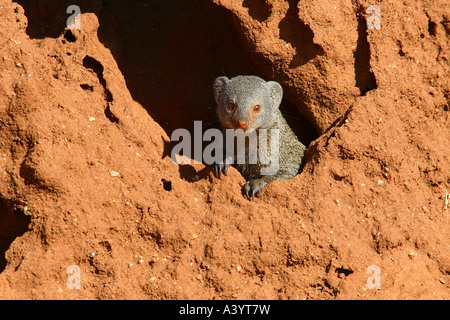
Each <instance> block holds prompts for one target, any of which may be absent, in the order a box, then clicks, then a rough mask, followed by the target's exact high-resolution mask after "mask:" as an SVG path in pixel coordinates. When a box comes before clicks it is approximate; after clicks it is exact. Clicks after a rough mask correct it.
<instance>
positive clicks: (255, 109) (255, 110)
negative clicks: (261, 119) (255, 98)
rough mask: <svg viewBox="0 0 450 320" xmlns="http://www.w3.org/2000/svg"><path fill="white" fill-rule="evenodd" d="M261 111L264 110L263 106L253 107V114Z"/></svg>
mask: <svg viewBox="0 0 450 320" xmlns="http://www.w3.org/2000/svg"><path fill="white" fill-rule="evenodd" d="M261 109H262V108H261V105H259V104H256V105H254V106H253V112H255V113H258V112H260V111H261Z"/></svg>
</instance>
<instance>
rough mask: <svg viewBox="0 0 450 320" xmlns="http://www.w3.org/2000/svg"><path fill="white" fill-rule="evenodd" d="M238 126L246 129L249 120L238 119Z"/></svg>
mask: <svg viewBox="0 0 450 320" xmlns="http://www.w3.org/2000/svg"><path fill="white" fill-rule="evenodd" d="M237 124H238V127H239V128H241V129H245V128H247V126H248V121H247V120H242V121H238V123H237Z"/></svg>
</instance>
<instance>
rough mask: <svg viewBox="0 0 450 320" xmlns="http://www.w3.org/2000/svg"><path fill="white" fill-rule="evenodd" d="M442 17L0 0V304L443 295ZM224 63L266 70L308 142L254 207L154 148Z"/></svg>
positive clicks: (445, 63)
mask: <svg viewBox="0 0 450 320" xmlns="http://www.w3.org/2000/svg"><path fill="white" fill-rule="evenodd" d="M70 4H75V5H79V6H80V8H81V12H82V15H81V28H80V29H74V30H69V29H67V28H65V24H66V20H67V18H68V17H69V15H70V14H67V13H66V9H67V7H68V6H69V5H70ZM372 4H376V5H377V6H378V7H379V8H380V12H381V21H380V22H381V28H380V29H367V27H366V21H367V20H368V19H369V17H370V16H371V13H367V12H366V9H367V8H368V7H369V6H370V5H372ZM449 9H450V8H449V4H448V1H445V0H442V1H421V2H417V1H409V0H406V1H403V2H392V1H376V3H370V2H368V1H343V0H336V1H321V0H320V1H313V0H308V1H293V0H292V1H291V0H289V1H281V0H277V1H275V0H274V1H263V0H261V1H256V0H244V1H233V0H212V1H206V0H203V1H182V0H177V1H170V4H169V2H163V1H156V0H155V1H127V2H126V3H125V2H118V1H117V2H114V1H99V0H98V1H71V3H68V2H65V1H59V0H58V1H57V0H53V1H51V0H49V1H31V0H21V1H15V2H13V1H11V0H2V1H1V3H0V16H1V17H2V19H0V42H1V46H0V70H1V74H0V75H1V78H0V298H2V299H449V298H450V255H449V253H450V252H449V245H450V243H449V235H450V234H449V216H448V206H449V204H448V203H449V201H450V197H449V195H448V194H449V192H450V175H449V172H450V165H449V150H450V145H449V141H450V135H449V100H450V97H449V95H450V85H449V76H450V66H449V58H450V57H449V52H450V50H449V49H450V48H449V34H450V15H449V12H450V10H449ZM223 74H226V75H227V76H229V77H231V76H234V75H238V74H256V75H260V76H262V77H264V78H266V79H271V80H277V81H279V82H280V83H281V84H282V85H283V87H284V89H285V92H286V95H285V102H284V107H283V108H284V109H283V111H284V112H285V113H286V114H287V115H289V116H290V119H291V120H290V122H291V123H292V125H293V126H294V127H295V129H296V130H297V132H299V136H300V138H301V139H302V140H303V141H304V142H305V143H307V144H308V145H309V147H308V152H307V161H306V165H305V167H304V169H303V172H302V173H301V174H299V175H298V176H296V177H295V178H294V179H292V180H289V181H277V182H274V183H273V184H271V185H269V186H268V187H267V188H266V189H265V190H264V192H263V193H262V196H261V198H258V199H256V200H255V201H253V202H251V201H248V200H247V199H245V198H244V197H243V196H242V195H241V192H240V189H241V186H242V185H243V183H244V179H243V178H242V177H241V176H240V175H239V173H238V172H237V171H236V170H234V169H230V171H231V172H230V173H229V175H228V176H227V177H226V178H224V179H215V178H213V177H212V174H211V173H210V172H209V171H208V169H207V168H206V167H205V166H204V165H202V164H193V165H181V166H178V165H176V164H175V163H174V162H172V160H171V159H170V158H169V157H168V156H166V154H167V149H168V146H169V145H170V143H169V142H168V141H169V140H170V139H169V137H170V135H171V133H172V131H173V130H174V129H177V128H188V129H191V128H192V124H193V121H194V120H202V121H204V125H205V128H206V127H208V126H214V125H215V124H216V123H215V120H214V101H213V97H212V88H211V84H212V81H213V79H214V78H215V77H217V76H219V75H223ZM71 265H76V266H78V267H79V269H78V270H79V271H80V273H79V276H80V277H79V278H80V288H79V289H70V287H73V286H72V285H73V284H74V283H73V282H72V283H70V285H69V286H68V283H67V280H68V279H73V277H71V276H72V275H73V274H69V273H67V269H68V267H69V266H71ZM370 266H376V267H375V270H378V271H379V272H378V273H377V272H375V273H374V274H371V273H367V270H368V268H369V267H370ZM372 268H373V267H372ZM369 269H370V268H369ZM377 276H379V280H380V282H379V283H380V286H379V288H378V289H376V288H374V287H373V285H372V284H373V282H371V280H373V279H374V278H376V277H377Z"/></svg>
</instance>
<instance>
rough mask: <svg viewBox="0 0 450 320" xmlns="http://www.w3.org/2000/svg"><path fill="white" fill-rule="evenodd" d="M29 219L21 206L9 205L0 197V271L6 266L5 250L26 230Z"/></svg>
mask: <svg viewBox="0 0 450 320" xmlns="http://www.w3.org/2000/svg"><path fill="white" fill-rule="evenodd" d="M30 220H31V218H30V216H27V215H26V214H25V213H24V212H23V209H22V207H10V206H8V205H7V204H6V203H5V202H4V201H3V200H2V199H0V272H2V271H3V270H5V268H6V264H7V261H6V258H5V253H6V251H7V250H8V249H9V246H10V245H11V243H12V242H13V241H14V239H16V238H17V237H20V236H21V235H23V234H24V233H25V232H26V231H27V230H28V225H29V223H30Z"/></svg>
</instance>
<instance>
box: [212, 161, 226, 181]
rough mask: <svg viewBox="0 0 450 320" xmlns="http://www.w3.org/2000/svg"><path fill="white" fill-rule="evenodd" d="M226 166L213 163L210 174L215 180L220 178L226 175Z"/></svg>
mask: <svg viewBox="0 0 450 320" xmlns="http://www.w3.org/2000/svg"><path fill="white" fill-rule="evenodd" d="M228 166H229V165H228V164H226V163H215V164H213V165H212V172H213V174H214V176H215V177H216V178H221V177H222V174H223V175H225V176H226V175H227V174H228Z"/></svg>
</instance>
